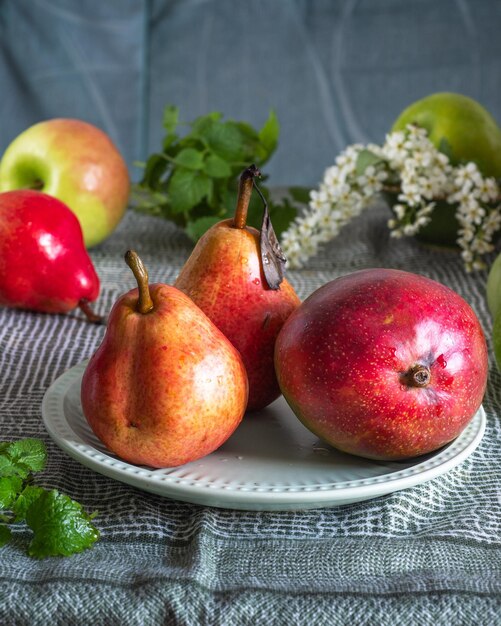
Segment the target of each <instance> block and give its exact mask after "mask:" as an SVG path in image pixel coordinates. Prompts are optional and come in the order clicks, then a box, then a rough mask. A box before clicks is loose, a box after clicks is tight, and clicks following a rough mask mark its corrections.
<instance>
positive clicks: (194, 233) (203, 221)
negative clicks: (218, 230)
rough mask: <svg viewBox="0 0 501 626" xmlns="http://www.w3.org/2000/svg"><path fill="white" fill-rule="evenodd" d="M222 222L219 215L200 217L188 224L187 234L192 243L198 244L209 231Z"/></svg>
mask: <svg viewBox="0 0 501 626" xmlns="http://www.w3.org/2000/svg"><path fill="white" fill-rule="evenodd" d="M220 221H221V218H220V217H219V216H218V215H208V216H207V217H200V218H198V219H197V220H193V221H191V222H188V224H187V226H186V233H187V235H188V237H189V238H190V239H191V240H192V241H195V242H196V241H198V240H199V239H200V237H201V236H202V235H203V234H204V233H205V232H206V231H207V230H209V228H210V227H211V226H214V224H217V223H218V222H220Z"/></svg>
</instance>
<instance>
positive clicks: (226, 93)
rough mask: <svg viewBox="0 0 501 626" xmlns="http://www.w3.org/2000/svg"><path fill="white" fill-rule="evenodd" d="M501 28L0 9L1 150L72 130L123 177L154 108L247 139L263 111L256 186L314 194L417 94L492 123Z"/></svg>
mask: <svg viewBox="0 0 501 626" xmlns="http://www.w3.org/2000/svg"><path fill="white" fill-rule="evenodd" d="M500 30H501V3H500V2H499V1H498V0H440V1H439V2H437V0H405V1H402V0H281V1H278V0H252V1H251V2H249V1H248V0H106V1H105V2H103V0H1V1H0V93H1V95H2V97H1V98H0V119H2V120H4V123H3V124H0V153H1V152H3V150H4V149H5V148H6V146H7V145H8V143H9V142H10V141H11V140H12V139H14V137H16V136H17V135H18V134H19V133H20V132H22V131H23V130H24V129H25V128H27V127H28V126H30V125H31V124H34V123H35V122H38V121H40V120H42V119H47V118H51V117H78V118H82V119H84V120H87V121H89V122H91V123H93V124H96V125H97V126H99V127H100V128H102V129H103V130H105V131H106V132H107V133H108V134H109V135H110V136H111V137H112V138H113V140H114V141H115V143H116V144H117V146H118V148H119V149H120V150H121V152H122V153H123V154H124V156H125V158H126V160H127V163H128V164H129V165H130V167H131V172H132V174H133V176H134V178H137V177H138V176H139V175H140V171H139V170H138V169H137V168H133V163H134V162H135V161H138V160H139V161H140V160H143V159H145V158H146V156H147V155H148V154H150V153H151V152H153V151H157V150H159V149H160V147H161V138H162V136H163V133H162V117H163V115H162V114H163V109H164V107H165V105H166V104H174V105H178V106H179V107H180V110H181V119H182V120H183V121H186V122H187V121H190V120H192V119H194V117H196V116H198V115H203V114H205V113H208V112H209V111H214V110H215V111H221V112H223V113H224V114H225V116H228V117H232V118H234V119H238V120H246V121H248V122H251V123H252V124H253V125H255V126H261V125H262V124H263V122H264V121H265V119H266V117H267V115H268V112H269V110H270V109H271V108H273V109H275V110H276V112H277V115H278V119H279V121H280V124H281V135H280V144H279V147H278V150H277V153H276V157H274V158H273V159H272V160H271V161H270V163H269V164H267V166H266V173H267V174H269V175H270V177H271V179H270V183H271V184H272V185H290V184H304V185H315V184H317V182H318V180H319V178H320V177H321V173H322V171H323V169H324V168H325V167H326V165H328V164H329V163H330V162H331V161H332V160H333V159H334V156H335V155H336V154H338V153H339V152H340V151H341V150H342V149H344V148H345V146H346V145H347V144H350V143H354V142H358V141H360V142H363V143H366V142H368V141H375V142H377V143H379V142H381V141H382V140H383V138H384V135H385V133H386V132H388V129H389V128H390V127H391V124H392V123H393V121H394V120H395V119H396V117H397V116H398V114H399V113H400V111H402V110H403V108H404V107H406V106H407V105H408V104H410V103H411V102H413V101H415V100H417V99H419V98H422V97H424V96H426V95H428V94H430V93H434V92H436V91H458V92H460V93H464V94H465V95H468V96H471V97H473V98H475V99H477V100H478V101H479V102H481V103H482V104H483V105H484V106H485V107H487V109H489V111H491V113H492V114H493V115H494V117H495V118H496V119H497V120H498V121H499V122H500V123H501V98H500V91H501V37H499V32H500Z"/></svg>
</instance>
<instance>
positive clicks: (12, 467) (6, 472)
mask: <svg viewBox="0 0 501 626" xmlns="http://www.w3.org/2000/svg"><path fill="white" fill-rule="evenodd" d="M28 474H29V472H28V470H26V469H24V468H19V466H18V465H17V463H16V462H15V461H13V460H12V459H11V458H10V457H8V456H7V455H5V456H4V455H1V456H0V477H2V476H21V477H22V478H25V477H26V476H28Z"/></svg>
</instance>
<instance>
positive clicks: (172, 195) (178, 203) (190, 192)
mask: <svg viewBox="0 0 501 626" xmlns="http://www.w3.org/2000/svg"><path fill="white" fill-rule="evenodd" d="M168 191H169V200H170V204H171V207H172V211H173V213H182V212H184V211H189V210H190V209H192V208H193V207H194V206H195V205H196V204H198V203H199V202H200V201H201V200H203V199H204V198H207V197H209V196H210V195H211V194H212V180H211V179H210V178H209V177H208V176H207V175H206V174H204V173H203V172H194V171H193V170H188V169H185V168H180V169H177V170H176V171H175V172H174V174H173V175H172V177H171V179H170V181H169V188H168Z"/></svg>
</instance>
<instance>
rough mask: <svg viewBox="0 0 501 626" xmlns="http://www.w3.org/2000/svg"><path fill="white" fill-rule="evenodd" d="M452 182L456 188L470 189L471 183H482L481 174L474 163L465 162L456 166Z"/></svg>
mask: <svg viewBox="0 0 501 626" xmlns="http://www.w3.org/2000/svg"><path fill="white" fill-rule="evenodd" d="M454 184H455V185H456V187H457V188H458V189H463V188H467V189H471V187H472V186H473V185H479V186H480V185H481V184H482V174H480V172H479V171H478V167H477V166H476V164H475V163H467V164H466V165H461V166H459V167H457V168H456V176H455V178H454Z"/></svg>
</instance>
